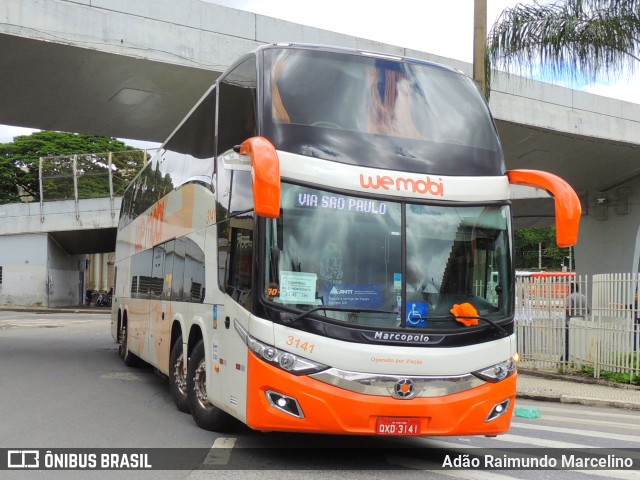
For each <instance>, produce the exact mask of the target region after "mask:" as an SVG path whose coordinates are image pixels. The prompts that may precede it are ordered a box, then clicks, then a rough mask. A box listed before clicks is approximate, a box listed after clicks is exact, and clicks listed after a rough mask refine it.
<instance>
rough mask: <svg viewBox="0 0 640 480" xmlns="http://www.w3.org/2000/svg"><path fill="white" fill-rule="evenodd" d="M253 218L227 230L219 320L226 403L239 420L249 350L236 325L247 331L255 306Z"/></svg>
mask: <svg viewBox="0 0 640 480" xmlns="http://www.w3.org/2000/svg"><path fill="white" fill-rule="evenodd" d="M252 223H253V218H231V219H230V220H229V230H228V235H229V237H228V239H229V241H228V250H227V252H226V253H227V258H226V260H227V262H226V265H225V268H224V271H223V275H224V278H225V283H224V285H225V293H226V295H225V296H224V298H225V302H224V306H223V307H222V309H223V316H222V318H220V317H219V318H218V332H217V339H218V345H217V348H218V352H219V355H220V358H221V359H222V362H221V365H220V366H221V368H223V369H224V370H225V374H224V382H223V386H222V392H223V402H224V406H225V407H226V408H227V409H230V410H232V411H233V412H234V413H235V414H236V415H237V416H238V417H239V418H242V419H244V415H245V414H244V412H245V409H246V405H245V398H246V386H247V361H248V353H247V348H246V346H245V344H244V342H243V341H242V339H241V338H240V336H239V335H238V333H237V331H236V329H235V326H234V322H239V323H240V324H241V325H242V326H243V327H244V328H245V329H246V328H248V325H249V317H250V310H251V304H252V302H253V295H254V292H253V289H252V262H253V227H252Z"/></svg>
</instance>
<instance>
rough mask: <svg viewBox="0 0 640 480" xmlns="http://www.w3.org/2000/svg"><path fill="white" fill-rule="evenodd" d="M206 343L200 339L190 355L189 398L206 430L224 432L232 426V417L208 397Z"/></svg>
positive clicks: (197, 422) (192, 413) (195, 417)
mask: <svg viewBox="0 0 640 480" xmlns="http://www.w3.org/2000/svg"><path fill="white" fill-rule="evenodd" d="M206 365H207V364H206V361H205V357H204V343H202V340H198V343H197V344H196V345H195V347H194V348H193V352H191V356H190V357H189V362H188V367H187V399H188V401H189V409H190V410H191V415H192V416H193V419H194V421H195V422H196V424H197V425H198V426H199V427H200V428H203V429H205V430H210V431H212V432H222V431H225V430H227V429H228V428H229V427H230V426H231V420H232V418H231V417H230V416H229V414H227V413H226V412H224V411H222V410H220V409H219V408H217V407H214V406H213V405H211V403H210V402H209V400H208V399H207V388H206V384H207V368H206Z"/></svg>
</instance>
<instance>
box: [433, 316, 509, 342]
mask: <svg viewBox="0 0 640 480" xmlns="http://www.w3.org/2000/svg"><path fill="white" fill-rule="evenodd" d="M459 317H460V318H470V319H471V318H477V319H478V320H483V321H485V322H487V323H488V324H489V325H491V326H492V327H493V328H495V329H496V330H498V331H499V332H500V333H502V336H503V337H508V336H509V334H508V333H507V331H506V330H505V329H504V328H502V327H501V326H500V325H498V324H497V323H496V322H494V321H493V320H489V319H488V318H487V317H481V316H479V315H471V316H461V315H459ZM420 320H426V321H430V320H436V321H451V320H455V317H454V316H452V315H438V316H433V317H422V316H421V317H420Z"/></svg>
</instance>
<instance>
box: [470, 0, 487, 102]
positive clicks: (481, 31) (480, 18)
mask: <svg viewBox="0 0 640 480" xmlns="http://www.w3.org/2000/svg"><path fill="white" fill-rule="evenodd" d="M486 52H487V0H473V79H474V80H475V82H476V83H477V84H478V86H479V87H480V91H481V92H482V94H483V95H484V98H487V85H486V84H485V56H486Z"/></svg>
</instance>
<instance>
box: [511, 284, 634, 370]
mask: <svg viewBox="0 0 640 480" xmlns="http://www.w3.org/2000/svg"><path fill="white" fill-rule="evenodd" d="M639 280H640V276H639V275H638V274H601V275H594V276H593V277H592V278H591V279H590V278H589V277H588V276H568V277H545V278H535V277H517V279H516V316H515V321H516V338H517V341H518V353H519V354H520V357H521V361H520V366H521V367H522V368H527V369H534V370H554V371H576V372H583V373H588V374H592V375H593V376H594V377H595V378H601V377H605V378H611V379H614V380H617V381H623V382H634V381H635V382H637V381H638V377H640V364H639V363H640V362H639V359H640V338H639V334H638V320H637V319H638V304H637V300H636V292H637V288H638V282H639ZM572 283H574V284H575V285H577V286H578V290H579V291H580V292H581V293H583V294H584V295H585V299H586V304H587V306H588V308H587V309H586V311H584V312H578V313H579V314H578V315H568V314H567V311H566V300H567V295H568V294H569V292H570V287H571V284H572ZM573 313H576V312H573Z"/></svg>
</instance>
